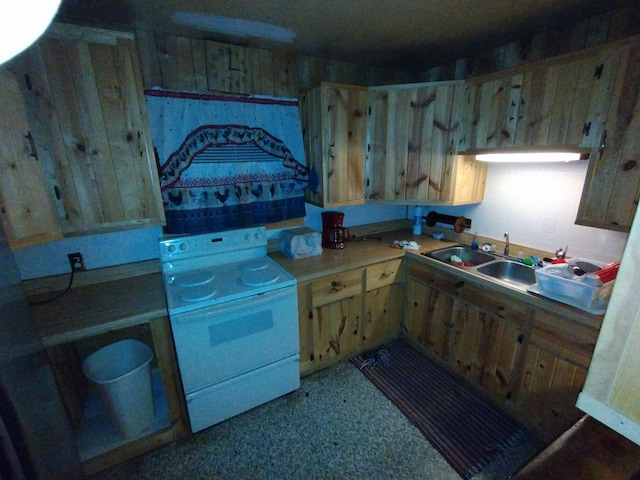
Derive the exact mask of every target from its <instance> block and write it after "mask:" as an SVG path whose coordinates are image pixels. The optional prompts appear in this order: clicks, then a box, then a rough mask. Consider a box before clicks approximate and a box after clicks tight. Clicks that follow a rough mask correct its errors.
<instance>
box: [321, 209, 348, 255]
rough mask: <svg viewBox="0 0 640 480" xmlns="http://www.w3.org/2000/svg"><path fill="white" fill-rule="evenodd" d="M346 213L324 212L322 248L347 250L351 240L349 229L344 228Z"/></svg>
mask: <svg viewBox="0 0 640 480" xmlns="http://www.w3.org/2000/svg"><path fill="white" fill-rule="evenodd" d="M343 221H344V213H342V212H322V246H323V247H325V248H332V249H334V250H335V249H340V248H345V247H346V246H347V245H346V243H345V242H346V241H348V240H349V238H351V234H350V233H349V229H348V228H345V227H343V226H342V222H343Z"/></svg>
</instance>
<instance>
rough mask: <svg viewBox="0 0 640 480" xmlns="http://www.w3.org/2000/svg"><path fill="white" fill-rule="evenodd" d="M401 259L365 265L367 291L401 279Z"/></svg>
mask: <svg viewBox="0 0 640 480" xmlns="http://www.w3.org/2000/svg"><path fill="white" fill-rule="evenodd" d="M401 265H402V259H401V258H396V259H395V260H389V261H388V262H382V263H377V264H375V265H371V266H369V267H367V291H369V290H375V289H376V288H380V287H385V286H387V285H391V284H392V283H396V282H401V281H402V271H401V270H400V269H401Z"/></svg>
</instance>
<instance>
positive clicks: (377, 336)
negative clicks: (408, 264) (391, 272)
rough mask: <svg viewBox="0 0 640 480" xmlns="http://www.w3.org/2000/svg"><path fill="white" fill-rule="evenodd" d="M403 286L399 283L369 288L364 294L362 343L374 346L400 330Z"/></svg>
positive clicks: (394, 335) (393, 336) (392, 336)
mask: <svg viewBox="0 0 640 480" xmlns="http://www.w3.org/2000/svg"><path fill="white" fill-rule="evenodd" d="M403 298H404V288H403V286H402V285H401V284H393V285H389V286H387V287H382V288H378V289H375V290H370V291H368V292H366V294H365V303H364V308H365V314H364V322H363V325H364V328H363V330H362V343H363V345H365V346H374V345H378V344H380V343H381V342H382V341H385V340H388V339H392V338H395V337H396V336H397V335H398V332H399V331H400V322H401V320H402V302H403Z"/></svg>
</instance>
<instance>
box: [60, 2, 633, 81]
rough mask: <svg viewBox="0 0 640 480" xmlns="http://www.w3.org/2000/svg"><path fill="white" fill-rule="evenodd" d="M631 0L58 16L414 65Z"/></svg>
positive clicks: (126, 8) (134, 9)
mask: <svg viewBox="0 0 640 480" xmlns="http://www.w3.org/2000/svg"><path fill="white" fill-rule="evenodd" d="M631 3H633V0H63V2H62V5H61V8H60V11H59V14H58V20H59V21H66V22H72V23H80V24H84V25H92V26H100V27H106V28H116V29H126V30H132V29H133V28H134V25H135V24H136V23H139V24H143V25H146V26H147V27H150V28H153V29H154V30H155V31H156V32H157V33H161V34H163V33H168V34H175V35H180V36H187V37H192V38H207V39H211V40H217V41H222V42H226V43H233V44H237V45H246V46H251V47H256V48H266V49H270V50H276V51H284V52H289V53H297V54H305V55H313V56H319V57H326V58H334V59H339V60H344V61H349V62H354V63H359V64H366V65H371V66H379V67H389V68H396V69H399V70H404V71H420V70H426V69H428V68H430V67H434V66H438V65H442V64H445V63H448V62H451V61H454V60H456V59H459V58H463V57H466V56H469V55H473V54H475V53H479V52H481V51H485V50H487V49H490V48H493V47H496V46H499V45H503V44H506V43H509V42H511V41H514V40H518V39H520V38H526V37H528V36H530V35H531V34H532V32H539V31H544V30H553V29H555V28H559V27H561V26H566V25H567V24H569V23H573V22H577V21H579V20H582V19H584V18H587V17H590V16H593V15H597V14H599V13H603V12H605V11H607V10H610V9H612V8H614V7H617V6H621V5H625V4H631ZM176 11H185V12H189V11H190V12H196V13H200V14H205V13H208V14H216V15H222V16H225V17H230V18H235V19H244V20H249V21H253V22H262V23H268V24H271V25H277V26H280V27H286V28H288V29H292V30H293V31H294V32H295V38H294V40H293V41H292V42H289V43H281V42H272V41H267V40H264V39H259V38H239V37H236V36H234V35H224V34H216V33H211V32H206V31H203V30H201V29H195V28H186V27H183V26H180V25H177V24H176V23H174V22H173V21H172V15H173V13H174V12H176Z"/></svg>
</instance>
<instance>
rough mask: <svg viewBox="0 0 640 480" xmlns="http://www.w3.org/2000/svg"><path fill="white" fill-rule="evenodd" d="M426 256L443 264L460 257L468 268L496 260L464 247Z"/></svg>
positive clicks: (444, 249) (443, 250)
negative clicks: (453, 257) (454, 257)
mask: <svg viewBox="0 0 640 480" xmlns="http://www.w3.org/2000/svg"><path fill="white" fill-rule="evenodd" d="M428 255H429V256H430V257H431V258H435V259H436V260H440V261H441V262H445V263H453V262H452V261H451V257H452V256H454V255H455V256H457V257H460V258H461V259H462V262H463V263H464V264H468V265H465V266H469V267H471V266H477V265H482V264H484V263H487V262H491V261H492V260H495V259H496V257H494V256H493V255H489V254H488V253H484V252H479V251H478V250H472V249H471V248H470V247H465V246H462V245H458V246H455V247H447V248H441V249H440V250H435V251H433V252H430V253H429V254H428ZM534 283H535V282H534Z"/></svg>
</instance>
